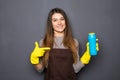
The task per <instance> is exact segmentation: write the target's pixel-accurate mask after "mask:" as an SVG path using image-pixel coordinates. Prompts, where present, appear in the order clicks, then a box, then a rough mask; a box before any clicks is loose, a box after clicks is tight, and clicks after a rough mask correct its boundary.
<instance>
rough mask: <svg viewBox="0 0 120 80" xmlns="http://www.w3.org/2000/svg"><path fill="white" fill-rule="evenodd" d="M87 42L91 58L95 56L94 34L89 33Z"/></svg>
mask: <svg viewBox="0 0 120 80" xmlns="http://www.w3.org/2000/svg"><path fill="white" fill-rule="evenodd" d="M88 42H89V49H90V55H91V56H95V55H97V50H96V34H95V33H89V34H88Z"/></svg>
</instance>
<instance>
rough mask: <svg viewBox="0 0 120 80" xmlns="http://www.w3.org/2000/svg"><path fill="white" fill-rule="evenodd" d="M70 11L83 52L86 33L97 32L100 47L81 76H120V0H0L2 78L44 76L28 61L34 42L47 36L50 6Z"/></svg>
mask: <svg viewBox="0 0 120 80" xmlns="http://www.w3.org/2000/svg"><path fill="white" fill-rule="evenodd" d="M55 7H59V8H62V9H63V10H64V11H65V12H66V13H67V15H68V18H69V20H70V23H71V25H72V30H73V34H74V36H75V38H77V39H78V40H79V42H80V56H81V55H82V54H83V52H84V51H85V44H86V42H87V34H88V33H89V32H92V31H93V32H95V33H96V34H97V37H98V39H99V45H100V51H99V53H98V55H97V56H94V57H92V59H91V61H90V63H89V64H88V65H86V66H85V67H84V68H83V69H82V70H81V71H80V72H79V73H78V74H77V76H78V80H120V70H119V68H120V62H119V60H120V59H119V57H120V53H119V50H120V47H119V45H120V36H119V34H120V32H119V30H120V1H119V0H0V80H43V79H44V73H38V72H37V71H36V70H35V69H34V67H33V66H32V65H31V63H30V61H29V56H30V54H31V51H32V50H33V48H34V42H35V41H39V40H40V39H41V38H43V37H44V31H45V25H46V19H47V15H48V12H49V11H50V9H52V8H55Z"/></svg>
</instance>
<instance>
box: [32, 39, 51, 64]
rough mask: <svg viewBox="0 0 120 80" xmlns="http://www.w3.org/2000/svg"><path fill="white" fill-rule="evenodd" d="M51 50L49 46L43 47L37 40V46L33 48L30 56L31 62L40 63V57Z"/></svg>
mask: <svg viewBox="0 0 120 80" xmlns="http://www.w3.org/2000/svg"><path fill="white" fill-rule="evenodd" d="M47 50H50V48H49V47H42V48H40V47H39V45H38V42H37V41H36V42H35V48H34V50H33V52H32V53H31V56H30V62H31V64H38V63H39V57H43V56H44V53H45V51H47Z"/></svg>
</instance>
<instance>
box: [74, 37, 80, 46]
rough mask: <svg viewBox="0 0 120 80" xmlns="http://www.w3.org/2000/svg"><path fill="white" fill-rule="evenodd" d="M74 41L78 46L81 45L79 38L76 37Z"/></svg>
mask: <svg viewBox="0 0 120 80" xmlns="http://www.w3.org/2000/svg"><path fill="white" fill-rule="evenodd" d="M74 41H75V44H76V46H78V45H79V41H78V39H76V38H74Z"/></svg>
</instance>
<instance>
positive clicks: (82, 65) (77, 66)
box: [73, 39, 85, 73]
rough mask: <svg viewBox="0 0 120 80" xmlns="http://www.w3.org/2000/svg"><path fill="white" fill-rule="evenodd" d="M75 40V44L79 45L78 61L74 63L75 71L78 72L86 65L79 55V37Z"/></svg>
mask: <svg viewBox="0 0 120 80" xmlns="http://www.w3.org/2000/svg"><path fill="white" fill-rule="evenodd" d="M74 40H75V44H76V46H77V63H76V64H73V68H74V71H75V73H78V72H79V71H80V70H81V69H82V68H83V67H84V66H85V65H84V64H83V63H82V62H81V61H80V57H79V42H78V40H77V39H74Z"/></svg>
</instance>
